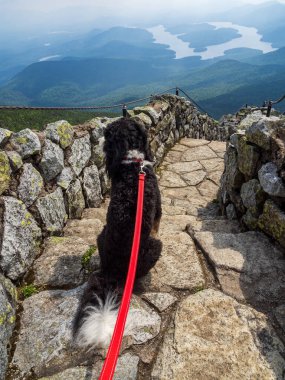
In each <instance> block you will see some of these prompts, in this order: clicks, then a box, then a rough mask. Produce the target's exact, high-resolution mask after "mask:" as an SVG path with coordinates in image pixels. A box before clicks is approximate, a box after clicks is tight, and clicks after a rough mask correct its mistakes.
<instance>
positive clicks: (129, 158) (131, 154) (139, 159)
mask: <svg viewBox="0 0 285 380" xmlns="http://www.w3.org/2000/svg"><path fill="white" fill-rule="evenodd" d="M133 163H138V164H140V165H141V166H146V165H151V166H153V165H154V162H150V161H146V160H145V159H144V154H143V153H142V152H140V151H138V150H136V149H133V150H129V151H128V152H127V154H126V156H125V157H124V159H123V161H122V164H133Z"/></svg>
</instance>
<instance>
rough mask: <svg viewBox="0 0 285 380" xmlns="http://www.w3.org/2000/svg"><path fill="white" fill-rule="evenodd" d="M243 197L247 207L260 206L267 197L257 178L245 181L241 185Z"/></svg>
mask: <svg viewBox="0 0 285 380" xmlns="http://www.w3.org/2000/svg"><path fill="white" fill-rule="evenodd" d="M240 195H241V199H242V202H243V204H244V206H245V207H246V208H251V207H255V208H256V207H258V206H260V205H261V204H262V203H263V202H264V201H265V198H266V195H265V193H264V191H263V190H262V187H261V185H260V183H259V182H258V180H257V179H251V180H250V181H248V182H245V183H244V184H243V185H242V187H241V193H240Z"/></svg>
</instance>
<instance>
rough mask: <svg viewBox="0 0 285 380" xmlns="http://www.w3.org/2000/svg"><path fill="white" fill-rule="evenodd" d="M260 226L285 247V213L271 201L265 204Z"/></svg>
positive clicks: (259, 222)
mask: <svg viewBox="0 0 285 380" xmlns="http://www.w3.org/2000/svg"><path fill="white" fill-rule="evenodd" d="M258 226H259V228H260V229H262V230H263V231H264V232H266V233H267V234H268V235H270V236H272V237H273V238H274V239H276V240H277V241H278V242H279V243H280V244H281V245H282V246H283V247H285V213H284V212H283V211H282V210H281V209H280V208H279V207H278V206H277V205H276V204H275V203H274V202H273V201H272V200H270V199H268V200H267V201H266V202H265V204H264V207H263V214H262V215H261V216H260V218H259V220H258Z"/></svg>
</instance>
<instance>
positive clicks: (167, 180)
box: [159, 170, 187, 188]
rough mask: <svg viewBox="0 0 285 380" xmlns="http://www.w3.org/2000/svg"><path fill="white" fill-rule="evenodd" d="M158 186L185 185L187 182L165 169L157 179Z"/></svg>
mask: <svg viewBox="0 0 285 380" xmlns="http://www.w3.org/2000/svg"><path fill="white" fill-rule="evenodd" d="M159 184H160V186H165V187H174V188H175V187H179V188H181V187H187V183H186V182H185V181H183V179H182V178H181V177H180V176H179V175H178V174H176V173H173V172H170V171H167V170H165V171H164V172H163V173H162V174H161V178H160V181H159Z"/></svg>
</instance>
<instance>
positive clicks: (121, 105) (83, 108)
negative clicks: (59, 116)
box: [0, 87, 213, 118]
mask: <svg viewBox="0 0 285 380" xmlns="http://www.w3.org/2000/svg"><path fill="white" fill-rule="evenodd" d="M172 91H175V93H176V95H179V91H180V92H181V93H182V94H184V95H185V96H186V97H187V98H188V99H189V100H190V101H191V102H192V103H193V104H194V105H195V106H196V107H197V108H198V109H199V110H200V111H202V112H203V113H205V114H207V115H209V116H210V117H212V116H211V115H210V114H209V113H208V112H207V111H206V110H205V109H203V107H201V106H200V105H199V104H198V103H197V102H196V101H195V100H193V99H192V98H191V97H190V96H189V95H188V94H187V93H186V92H185V91H184V90H183V89H181V88H179V87H172V88H168V89H167V90H164V91H161V92H159V93H157V94H152V95H149V96H146V97H143V98H139V99H135V100H131V101H129V102H123V103H118V104H112V105H103V106H96V105H95V106H73V107H64V106H59V107H49V106H47V107H44V106H23V105H18V106H6V105H5V106H2V105H0V110H51V111H88V110H90V111H91V110H107V109H115V108H121V109H122V110H123V116H126V115H127V106H129V105H133V104H137V103H141V102H144V101H147V100H152V99H153V98H155V97H157V96H161V95H164V94H167V93H171V92H172ZM212 118H213V117H212Z"/></svg>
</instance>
